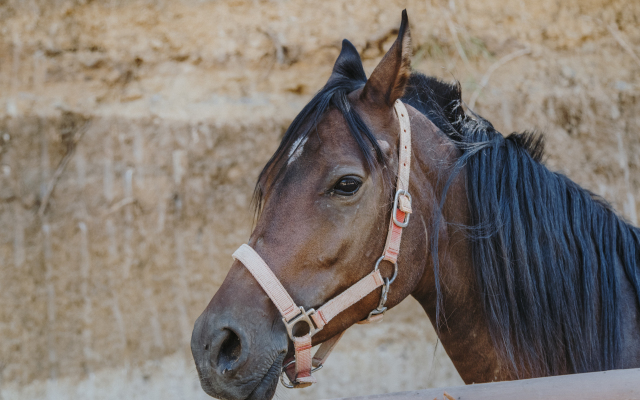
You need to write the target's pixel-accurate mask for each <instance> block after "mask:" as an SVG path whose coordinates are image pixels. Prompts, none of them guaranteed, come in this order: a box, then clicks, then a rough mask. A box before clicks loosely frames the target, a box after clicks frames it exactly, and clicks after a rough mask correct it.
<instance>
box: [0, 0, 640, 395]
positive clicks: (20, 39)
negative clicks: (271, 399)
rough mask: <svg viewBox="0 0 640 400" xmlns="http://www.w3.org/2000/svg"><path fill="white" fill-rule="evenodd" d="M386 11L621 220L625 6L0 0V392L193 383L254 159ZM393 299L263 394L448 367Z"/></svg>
mask: <svg viewBox="0 0 640 400" xmlns="http://www.w3.org/2000/svg"><path fill="white" fill-rule="evenodd" d="M405 7H406V8H407V9H408V12H409V18H410V21H411V29H412V37H413V47H414V59H413V60H414V61H413V66H414V68H415V69H417V70H419V71H422V72H425V73H427V74H431V75H435V76H438V77H440V78H442V79H445V80H453V79H457V80H459V81H460V82H461V84H462V87H463V93H464V96H463V97H464V100H465V101H466V102H467V105H468V106H469V107H470V108H472V109H473V110H475V111H476V112H478V113H480V114H481V115H483V116H484V117H486V118H488V119H489V120H490V121H491V122H493V123H494V125H495V126H496V127H497V128H498V129H499V130H500V131H502V132H504V133H509V132H511V131H514V130H518V131H521V130H531V129H537V130H540V131H544V132H546V135H547V156H546V162H547V164H548V165H549V166H550V168H552V169H554V170H558V171H561V172H563V173H566V174H567V175H568V176H569V177H571V178H572V179H574V180H576V181H577V182H579V183H580V184H582V185H584V186H585V187H587V188H589V189H591V190H592V191H594V192H596V193H598V194H600V195H602V196H604V197H605V198H606V199H607V200H609V201H610V202H612V204H613V205H614V206H615V207H616V209H618V210H619V211H620V213H621V214H622V215H624V216H625V217H627V218H628V219H629V220H630V221H632V222H634V223H637V211H636V210H637V207H638V201H637V199H639V198H640V174H639V170H640V134H639V132H640V102H639V96H640V79H639V78H640V58H638V54H640V28H639V27H640V3H638V2H635V1H596V0H588V1H579V0H573V1H564V2H556V1H551V0H542V1H516V0H514V1H497V0H482V1H468V0H467V1H461V0H450V1H446V2H445V1H435V0H434V1H420V2H419V1H368V2H365V1H348V2H341V1H335V0H330V1H324V2H313V1H297V2H294V1H226V2H224V1H197V0H184V1H174V2H171V1H168V0H167V1H162V0H154V1H107V2H98V1H93V2H91V1H66V2H64V1H54V2H50V1H43V0H31V1H17V0H13V1H11V0H4V1H0V338H2V339H0V398H11V399H14V398H15V399H27V398H29V399H31V398H83V399H85V398H96V399H97V398H114V399H115V398H154V399H159V398H185V397H188V398H201V397H203V396H204V394H203V393H201V391H200V389H199V384H198V381H197V377H196V374H195V369H194V367H193V366H192V362H191V360H190V354H189V345H188V343H189V336H190V332H191V327H192V325H193V322H194V320H195V318H196V317H197V316H198V315H199V313H200V312H201V311H202V309H203V308H204V307H205V305H206V304H207V302H208V301H209V299H210V298H211V297H212V295H213V294H214V293H215V290H216V288H217V287H218V286H219V285H220V283H221V282H222V280H223V279H224V276H225V275H226V271H227V269H228V267H229V266H230V264H231V263H230V254H231V252H232V251H233V250H234V249H235V248H236V247H237V246H238V245H239V244H240V243H242V242H244V241H245V240H246V238H247V237H248V235H249V232H250V229H251V217H252V214H251V211H250V209H249V202H250V196H251V193H252V187H253V184H254V182H255V179H256V177H257V174H258V172H259V171H260V168H261V167H262V165H264V163H265V162H266V160H267V159H268V157H269V156H270V155H271V153H272V152H273V151H274V150H275V148H276V146H277V144H278V140H279V138H280V137H281V135H282V133H283V132H284V130H285V129H286V127H287V125H288V124H289V122H290V121H291V119H292V118H293V117H294V116H295V114H296V112H297V111H298V110H300V109H301V108H302V106H303V105H304V104H305V103H306V101H308V99H309V98H310V96H311V95H312V94H313V93H314V92H315V91H316V90H318V89H319V88H320V87H321V86H322V85H323V84H324V82H325V80H326V79H327V77H328V75H329V73H330V70H331V67H332V64H333V61H334V60H335V58H336V56H337V54H338V52H339V49H340V42H341V40H342V39H343V38H348V39H350V40H351V41H352V42H353V43H354V44H355V45H356V47H357V48H358V49H359V50H360V51H361V52H362V55H363V59H364V64H365V69H366V71H367V72H368V73H370V72H371V70H372V69H373V67H374V66H375V65H376V63H377V62H378V61H379V59H380V57H381V56H382V54H383V53H384V51H385V50H386V49H387V48H388V46H389V45H390V44H391V42H392V40H393V38H394V34H395V33H394V30H395V29H397V26H398V23H399V18H400V10H401V9H403V8H405ZM230 199H233V201H230ZM398 308H399V309H398V310H395V311H394V312H391V315H390V316H389V319H388V321H387V322H385V323H384V324H382V325H379V326H376V327H357V328H354V329H357V330H358V332H359V333H360V334H361V335H364V339H361V338H359V337H358V336H357V335H356V334H352V333H350V334H349V335H347V337H346V339H345V341H344V342H343V343H341V344H340V346H339V349H338V350H337V351H338V353H337V354H336V355H335V356H334V358H333V359H332V360H330V361H329V363H328V365H327V368H326V369H325V370H323V371H322V372H320V373H319V379H320V380H321V384H320V385H318V387H317V388H314V389H305V390H303V391H299V392H295V393H294V394H292V393H290V392H289V393H284V392H283V393H281V394H280V395H281V396H284V397H287V396H288V397H290V398H300V397H304V398H318V397H337V396H346V395H355V394H367V393H379V392H385V391H391V390H410V389H418V388H425V387H429V386H444V385H452V384H458V383H460V382H461V381H460V378H459V376H457V374H456V372H455V369H453V367H452V366H451V364H450V361H449V360H448V359H447V357H446V354H444V352H443V351H442V349H441V348H439V349H436V342H435V334H434V333H433V330H432V329H431V328H430V326H429V323H428V320H427V318H426V316H424V315H423V314H422V311H421V310H420V308H419V307H418V306H417V304H416V303H415V302H412V301H409V302H408V303H407V304H402V305H401V306H400V307H398ZM365 342H366V344H367V345H369V344H370V345H371V346H372V347H373V348H374V349H375V350H371V349H368V350H366V349H365V348H364V345H365ZM367 348H368V346H367ZM359 350H363V352H359ZM365 350H366V351H365Z"/></svg>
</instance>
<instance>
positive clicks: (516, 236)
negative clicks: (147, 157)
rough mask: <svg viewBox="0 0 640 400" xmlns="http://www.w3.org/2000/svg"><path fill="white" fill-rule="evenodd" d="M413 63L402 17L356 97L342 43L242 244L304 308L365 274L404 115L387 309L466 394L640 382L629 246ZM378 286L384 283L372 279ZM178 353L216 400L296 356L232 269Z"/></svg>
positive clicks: (378, 239)
mask: <svg viewBox="0 0 640 400" xmlns="http://www.w3.org/2000/svg"><path fill="white" fill-rule="evenodd" d="M410 56H411V45H410V34H409V27H408V22H407V18H406V13H403V22H402V25H401V27H400V30H399V34H398V38H397V40H396V42H395V43H394V44H393V46H392V47H391V49H390V50H389V52H388V53H387V54H386V55H385V56H384V58H383V59H382V61H381V62H380V64H379V65H378V66H377V67H376V68H375V70H374V71H373V73H372V74H371V76H370V77H369V79H368V80H367V78H366V75H365V73H364V70H363V67H362V63H361V60H360V57H359V55H358V53H357V51H356V49H355V48H354V47H353V45H352V44H351V43H349V42H348V41H346V40H345V41H344V42H343V47H342V51H341V53H340V55H339V57H338V59H337V61H336V63H335V66H334V68H333V72H332V75H331V77H330V78H329V80H328V82H327V84H326V85H325V87H324V88H323V89H322V90H321V91H320V92H319V93H318V94H317V95H316V96H315V97H314V98H313V99H312V100H311V102H310V103H309V104H308V105H307V106H306V107H305V108H304V109H303V110H302V112H301V113H300V114H299V115H298V116H297V117H296V119H295V120H294V121H293V123H292V124H291V126H290V128H289V130H288V131H287V133H286V134H285V136H284V138H283V140H282V142H281V144H280V146H279V148H278V150H277V151H276V153H275V154H274V156H273V157H272V158H271V160H270V161H269V162H268V164H267V165H266V166H265V168H264V170H263V172H262V173H261V175H260V178H259V180H258V185H257V187H256V199H257V203H258V211H259V214H258V219H257V223H256V227H255V229H254V231H253V233H252V234H251V237H250V239H249V242H248V244H249V245H250V246H251V247H252V248H253V249H255V251H256V252H257V253H258V254H259V255H260V256H261V257H262V259H264V260H265V261H266V263H267V264H268V265H269V267H270V268H271V270H272V271H273V273H274V274H275V276H276V277H277V278H278V279H279V280H280V282H281V283H282V285H283V286H284V288H286V291H288V293H289V294H290V295H291V298H292V299H293V300H294V301H295V303H296V304H298V305H301V306H304V307H305V308H310V307H314V308H316V309H317V307H319V306H321V305H323V304H325V303H327V301H329V300H331V299H332V298H334V297H335V296H336V295H338V294H340V293H342V292H343V291H345V290H346V289H347V288H349V287H351V286H352V285H354V283H356V282H358V281H359V280H360V279H361V278H363V277H364V276H366V275H367V274H369V273H370V272H371V271H372V269H373V266H374V265H375V263H376V260H377V259H378V257H379V256H380V254H381V252H382V249H383V248H384V247H385V237H386V229H387V226H388V224H389V218H390V216H391V212H392V211H391V208H392V207H391V203H392V202H393V199H394V194H395V190H394V185H395V174H396V172H397V171H398V143H399V129H398V126H399V125H398V124H399V122H398V117H397V116H396V114H395V112H394V107H393V105H394V102H395V101H396V100H397V99H400V100H401V101H402V102H403V103H404V104H405V105H406V108H407V109H408V112H409V117H410V124H411V130H412V132H413V138H412V146H413V151H412V154H411V180H410V182H411V183H410V187H409V192H410V193H411V195H412V198H413V200H412V208H413V210H412V218H411V221H410V223H409V225H408V226H407V227H406V228H405V229H404V231H405V232H404V234H403V241H402V244H401V247H400V252H399V258H398V263H397V265H398V271H399V272H398V275H397V279H396V280H395V281H394V282H393V283H392V284H391V285H390V291H389V293H388V300H387V303H386V306H387V307H389V308H390V307H393V306H395V305H397V304H398V303H400V302H401V301H402V300H403V299H405V298H406V297H407V296H414V297H415V298H416V299H417V300H418V301H419V302H420V303H421V304H422V306H423V308H424V310H425V311H426V313H427V315H428V316H429V318H430V319H431V322H432V324H433V325H434V327H436V329H437V331H438V335H439V337H440V340H441V341H442V344H443V346H444V348H445V349H446V351H447V353H448V355H449V356H450V357H451V360H452V361H453V363H454V365H455V367H456V368H457V370H458V372H459V373H460V375H461V377H462V378H463V379H464V381H465V382H467V383H472V382H476V383H478V382H488V381H495V380H507V379H518V378H528V377H537V376H546V375H558V374H566V373H576V372H586V371H596V370H606V369H613V368H631V367H640V269H639V267H638V266H639V265H640V230H638V229H637V228H635V227H633V226H630V225H629V224H627V223H626V222H624V221H623V220H622V219H620V218H619V217H617V216H616V214H615V213H614V212H613V210H612V209H611V208H610V207H609V206H608V205H607V204H606V203H605V202H604V201H603V200H601V199H600V198H598V197H597V196H595V195H593V194H592V193H590V192H588V191H586V190H584V189H582V188H580V187H579V186H578V185H576V184H575V183H573V182H572V181H570V180H569V179H568V178H566V177H564V176H562V175H560V174H557V173H554V172H551V171H549V170H548V169H547V168H546V167H544V165H542V163H541V162H540V158H541V155H542V140H541V138H540V137H538V136H535V135H531V134H526V133H525V134H512V135H510V136H508V137H506V138H505V137H503V136H502V135H501V134H500V133H498V132H496V131H495V129H494V128H493V127H492V126H491V124H490V123H488V122H487V121H486V120H484V119H482V118H480V117H479V116H477V115H475V114H473V113H470V114H472V115H467V113H465V112H464V111H463V109H462V106H461V96H460V90H459V87H457V86H454V85H448V84H446V83H442V82H440V81H438V80H436V79H433V78H427V77H425V76H423V75H420V74H417V73H413V74H412V73H411V71H410ZM380 269H381V272H382V276H384V277H390V276H391V275H392V274H393V266H392V265H391V264H390V263H388V262H386V261H385V262H383V263H382V265H381V267H380ZM380 296H381V294H380V291H379V290H375V291H373V292H371V293H370V294H368V295H367V296H366V297H364V298H363V299H362V300H360V301H358V302H356V303H355V304H354V305H353V306H351V307H349V308H348V309H346V310H345V311H344V312H341V313H340V314H338V315H337V316H336V317H335V318H334V319H333V320H331V321H330V322H329V323H328V324H327V325H326V326H324V328H323V329H322V330H321V331H319V332H318V333H317V334H316V335H315V336H313V344H314V345H316V344H319V343H322V342H325V341H327V340H329V339H331V338H333V337H335V336H336V335H338V334H340V333H341V332H343V331H344V330H346V329H347V328H349V327H350V326H351V325H353V324H355V323H357V322H359V321H361V320H363V319H365V318H367V316H368V314H369V313H370V311H371V310H373V309H375V308H376V307H377V305H378V303H379V300H380ZM295 329H296V330H298V331H300V333H301V334H302V333H304V332H302V330H303V329H304V328H301V327H299V326H296V328H295ZM296 335H298V332H297V333H296ZM191 349H192V352H193V357H194V359H195V362H196V366H197V370H198V373H199V375H200V380H201V383H202V387H203V389H204V390H205V391H206V392H207V393H208V394H210V395H211V396H214V397H219V398H222V399H256V400H257V399H270V398H271V397H272V396H273V394H274V392H275V388H276V385H277V382H278V377H279V375H280V372H281V369H282V366H283V360H284V359H285V357H291V356H292V354H293V346H292V344H291V341H290V340H289V337H288V335H287V331H286V329H285V325H284V324H283V322H282V317H281V315H280V313H279V312H278V309H277V308H276V306H275V305H274V303H273V302H272V301H271V300H270V298H269V297H268V296H267V294H266V293H265V291H263V289H262V288H261V287H260V285H259V284H258V282H257V281H256V279H255V278H254V276H253V275H252V274H251V273H250V272H249V271H248V270H247V268H246V267H245V266H244V265H243V264H242V263H241V262H239V261H235V262H234V263H233V265H232V267H231V270H230V271H229V274H228V276H227V278H226V279H225V281H224V283H223V284H222V286H221V287H220V289H219V290H218V292H217V293H216V294H215V296H214V297H213V299H212V300H211V302H210V303H209V305H208V306H207V308H206V309H205V311H204V312H203V313H202V315H201V316H200V317H199V318H198V320H197V321H196V323H195V327H194V330H193V336H192V341H191Z"/></svg>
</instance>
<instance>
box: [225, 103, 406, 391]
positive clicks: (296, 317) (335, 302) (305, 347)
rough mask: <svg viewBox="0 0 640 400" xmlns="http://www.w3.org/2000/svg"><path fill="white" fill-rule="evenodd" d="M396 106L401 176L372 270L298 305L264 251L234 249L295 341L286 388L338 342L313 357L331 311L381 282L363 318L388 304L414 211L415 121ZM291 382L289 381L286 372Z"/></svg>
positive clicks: (376, 316) (309, 380)
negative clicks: (326, 297) (302, 327)
mask: <svg viewBox="0 0 640 400" xmlns="http://www.w3.org/2000/svg"><path fill="white" fill-rule="evenodd" d="M394 109H395V111H396V115H397V116H398V120H399V121H400V148H399V161H398V180H397V183H396V193H395V196H394V200H393V209H392V210H391V221H390V222H389V232H388V233H387V242H386V243H385V246H384V251H383V253H382V256H380V258H379V259H378V261H376V264H375V267H374V269H373V271H372V272H371V273H370V274H369V275H367V276H365V277H364V278H362V279H361V280H360V281H358V282H357V283H356V284H354V285H353V286H351V287H350V288H349V289H347V290H345V291H344V292H342V293H341V294H339V295H338V296H336V297H334V298H333V299H331V300H330V301H329V302H328V303H326V304H325V305H323V306H322V307H320V308H319V309H318V310H314V309H313V308H310V309H308V310H305V309H304V307H298V306H297V305H296V304H295V302H294V301H293V299H292V298H291V296H290V295H289V293H288V292H287V290H286V289H285V288H284V286H282V284H281V283H280V281H279V280H278V278H277V277H276V276H275V275H274V273H273V271H271V268H269V266H268V265H267V263H265V262H264V260H263V259H262V257H260V256H259V255H258V253H256V251H255V250H254V249H252V248H251V247H250V246H249V245H247V244H243V245H242V246H240V248H238V250H236V251H235V253H233V258H235V259H236V260H238V261H240V262H241V263H242V264H243V265H244V266H245V267H246V268H247V269H248V270H249V272H251V274H252V275H253V276H254V277H255V278H256V280H257V281H258V283H259V284H260V286H262V288H263V289H264V291H265V292H266V293H267V295H268V296H269V298H270V299H271V301H273V303H274V304H275V305H276V307H277V308H278V311H280V314H282V321H283V322H284V324H285V326H286V327H287V333H288V334H289V338H291V340H292V341H293V345H294V349H295V355H294V356H293V357H291V358H289V359H287V360H285V361H284V366H283V367H282V373H281V376H280V380H281V381H282V384H283V385H284V386H286V387H288V388H303V387H307V386H310V385H312V384H313V383H315V382H316V379H315V378H314V377H313V376H312V375H311V374H312V373H313V372H315V371H317V370H319V369H320V368H322V366H323V364H324V362H325V361H326V359H327V357H329V354H330V353H331V350H333V348H334V347H335V345H336V344H337V343H338V340H340V337H342V335H343V334H344V332H342V333H340V334H338V335H336V336H334V337H333V338H331V339H329V340H327V341H326V342H324V343H322V344H321V345H320V348H319V349H318V351H316V353H315V354H314V356H313V357H311V337H312V336H313V335H315V334H316V333H318V332H319V331H321V330H322V328H323V327H324V326H325V325H326V324H328V323H329V321H331V319H332V318H333V317H335V316H336V315H338V314H340V313H341V312H342V311H344V310H346V309H347V308H349V307H351V306H352V305H353V304H355V303H357V302H358V301H360V300H361V299H362V298H363V297H365V296H366V295H368V294H369V293H371V292H372V291H373V290H375V289H376V288H378V287H380V286H382V293H381V295H380V302H379V304H378V307H377V308H376V309H374V310H373V311H371V312H370V313H369V317H368V318H367V319H365V320H363V321H361V322H360V323H369V322H376V321H381V320H382V316H383V314H384V312H385V311H386V310H387V308H386V307H385V306H384V305H385V303H386V301H387V294H388V293H389V286H390V285H391V283H393V281H394V280H395V279H396V276H397V275H398V263H397V260H398V252H399V251H400V240H401V238H402V228H405V227H406V226H407V225H408V224H409V217H410V214H411V195H410V194H409V172H410V166H411V125H410V122H409V114H408V113H407V109H406V107H405V106H404V104H402V102H401V101H400V100H396V102H395V104H394ZM383 260H387V261H389V262H391V263H393V266H394V272H393V276H392V277H391V278H383V277H382V275H381V274H380V270H379V268H378V267H379V266H380V262H382V261H383ZM298 322H306V323H307V324H308V325H309V333H307V334H306V335H304V336H294V334H293V327H294V325H296V324H297V323H298ZM285 374H286V375H287V378H288V379H289V382H286V381H285V379H284V375H285Z"/></svg>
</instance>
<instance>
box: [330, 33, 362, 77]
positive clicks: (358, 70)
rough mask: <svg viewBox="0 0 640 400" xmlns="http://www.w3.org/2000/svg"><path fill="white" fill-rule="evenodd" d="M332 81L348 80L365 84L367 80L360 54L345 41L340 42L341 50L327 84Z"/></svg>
mask: <svg viewBox="0 0 640 400" xmlns="http://www.w3.org/2000/svg"><path fill="white" fill-rule="evenodd" d="M334 79H348V80H356V81H361V82H366V80H367V74H365V73H364V68H363V67H362V60H361V59H360V54H358V50H356V48H355V47H354V46H353V44H351V42H350V41H348V40H347V39H344V40H343V41H342V50H341V51H340V55H339V56H338V59H337V60H336V63H335V64H334V65H333V71H332V72H331V77H330V78H329V82H331V81H332V80H334Z"/></svg>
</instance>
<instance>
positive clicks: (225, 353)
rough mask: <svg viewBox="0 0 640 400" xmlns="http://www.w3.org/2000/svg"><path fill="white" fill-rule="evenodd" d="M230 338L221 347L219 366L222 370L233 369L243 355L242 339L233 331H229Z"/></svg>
mask: <svg viewBox="0 0 640 400" xmlns="http://www.w3.org/2000/svg"><path fill="white" fill-rule="evenodd" d="M227 332H228V336H227V338H226V339H225V340H224V342H222V345H221V346H220V353H218V365H219V366H220V367H222V370H223V371H224V372H226V370H231V369H233V364H234V363H235V362H236V361H238V358H240V355H241V354H242V343H241V342H240V338H239V337H238V335H236V334H235V332H233V331H232V330H227Z"/></svg>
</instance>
